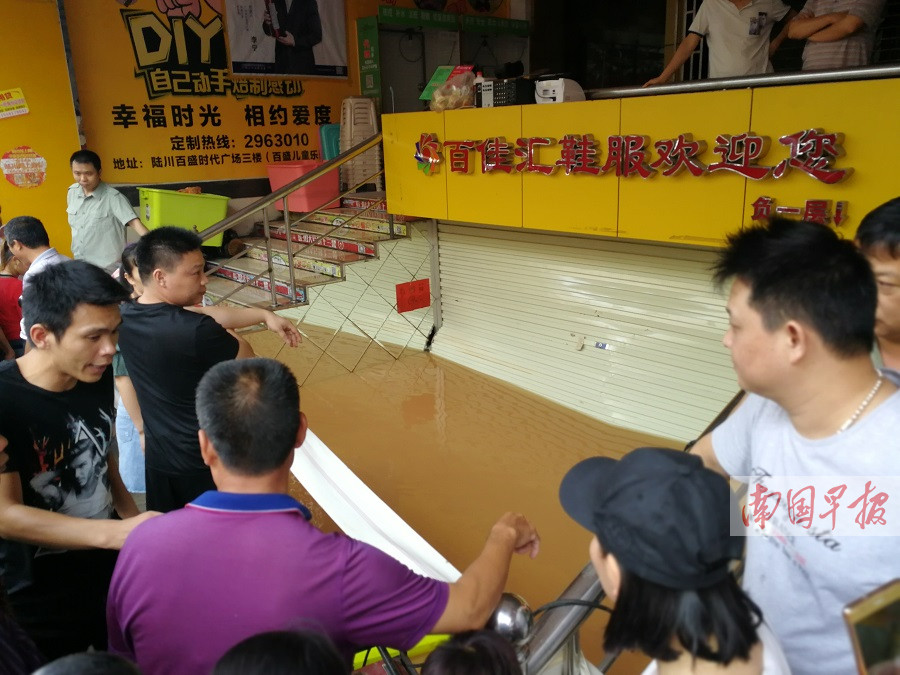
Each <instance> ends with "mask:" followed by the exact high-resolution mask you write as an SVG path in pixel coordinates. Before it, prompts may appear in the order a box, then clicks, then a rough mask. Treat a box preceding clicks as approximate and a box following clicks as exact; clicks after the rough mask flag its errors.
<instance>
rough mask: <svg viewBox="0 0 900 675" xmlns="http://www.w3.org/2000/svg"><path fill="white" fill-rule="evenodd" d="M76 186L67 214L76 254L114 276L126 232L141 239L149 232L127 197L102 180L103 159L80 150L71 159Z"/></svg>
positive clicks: (68, 195)
mask: <svg viewBox="0 0 900 675" xmlns="http://www.w3.org/2000/svg"><path fill="white" fill-rule="evenodd" d="M69 164H70V165H71V166H72V176H73V177H74V178H75V183H73V184H72V185H71V186H69V191H68V193H67V194H66V213H68V214H69V226H70V227H71V228H72V254H73V255H74V256H75V259H76V260H85V261H87V262H89V263H93V264H94V265H97V266H98V267H102V268H103V269H105V270H106V271H107V272H110V273H112V272H114V271H115V270H116V268H117V267H118V265H119V257H120V256H121V255H122V249H124V248H125V228H126V227H132V228H133V229H134V231H135V232H137V233H138V234H139V235H145V234H147V228H146V227H144V224H143V223H142V222H141V219H140V218H138V217H137V216H136V215H135V213H134V208H132V206H131V204H129V203H128V200H127V199H125V196H124V195H123V194H122V193H121V192H119V191H118V190H116V189H115V188H112V187H110V186H109V185H107V184H106V183H104V182H103V181H102V180H100V156H99V155H98V154H97V153H96V152H93V151H91V150H78V151H77V152H75V153H73V154H72V157H71V158H70V159H69Z"/></svg>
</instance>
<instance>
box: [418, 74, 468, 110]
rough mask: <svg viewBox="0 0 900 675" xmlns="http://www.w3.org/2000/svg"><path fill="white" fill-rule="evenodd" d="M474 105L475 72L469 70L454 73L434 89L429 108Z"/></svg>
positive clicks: (453, 108) (438, 108)
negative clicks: (457, 73)
mask: <svg viewBox="0 0 900 675" xmlns="http://www.w3.org/2000/svg"><path fill="white" fill-rule="evenodd" d="M474 105H475V74H474V73H472V72H471V71H470V72H466V73H460V74H459V75H454V76H453V77H451V78H450V79H449V80H447V81H446V82H444V84H442V85H441V86H440V87H438V88H437V89H435V90H434V93H433V94H432V95H431V102H430V103H429V108H430V109H431V110H434V111H436V112H440V111H441V110H455V109H456V108H471V107H473V106H474Z"/></svg>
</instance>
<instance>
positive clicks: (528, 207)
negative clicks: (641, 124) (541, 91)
mask: <svg viewBox="0 0 900 675" xmlns="http://www.w3.org/2000/svg"><path fill="white" fill-rule="evenodd" d="M620 114H621V104H620V101H618V100H615V101H584V102H581V103H570V104H568V105H565V106H562V107H560V106H555V105H527V106H522V135H523V136H524V137H532V136H543V137H550V138H555V139H556V140H559V139H561V138H562V137H563V136H564V135H566V134H573V133H574V134H582V135H584V134H592V135H593V136H594V140H595V141H600V142H601V143H603V142H605V140H606V135H607V134H608V133H609V130H610V129H615V128H617V127H618V125H619V115H620ZM540 155H541V156H540V157H539V158H538V161H539V162H541V163H543V164H551V163H552V162H554V161H555V160H556V159H557V158H558V156H559V150H558V149H556V148H550V147H546V148H544V149H543V150H542V152H541V153H540ZM600 159H602V156H599V155H598V160H600ZM522 187H523V194H522V203H523V207H524V213H523V220H522V224H523V225H524V226H525V227H527V228H536V229H539V230H555V231H559V232H582V233H584V234H602V235H607V236H612V237H614V236H616V228H617V223H616V220H617V216H618V211H619V185H618V182H617V181H616V180H615V177H612V178H606V177H598V176H592V175H590V174H585V173H572V174H569V175H566V173H565V171H563V170H558V171H557V172H556V173H555V174H554V175H552V176H543V175H539V174H534V173H526V174H524V175H523V177H522ZM585 195H590V196H589V197H588V198H587V203H586V204H585ZM574 204H584V205H585V206H586V207H587V208H582V209H578V210H577V211H576V210H573V209H572V205H574Z"/></svg>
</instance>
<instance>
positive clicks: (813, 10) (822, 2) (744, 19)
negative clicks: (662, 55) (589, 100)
mask: <svg viewBox="0 0 900 675" xmlns="http://www.w3.org/2000/svg"><path fill="white" fill-rule="evenodd" d="M884 6H885V0H807V1H806V3H805V4H804V5H803V7H802V9H801V10H800V11H799V12H797V11H795V10H794V9H792V8H791V6H790V5H789V4H787V3H786V2H783V1H782V0H704V2H703V4H701V5H700V8H699V9H698V10H697V12H696V14H695V15H694V18H693V21H692V22H691V25H690V26H689V27H688V31H687V35H686V36H685V37H684V39H683V40H682V41H681V43H680V44H679V45H678V48H677V49H676V50H675V53H674V54H673V55H672V57H671V59H669V62H668V63H667V64H666V65H665V67H664V68H663V70H662V72H661V73H660V74H659V75H658V76H657V77H654V78H652V79H650V80H648V81H647V82H646V83H645V84H644V86H645V87H648V86H653V85H659V84H665V83H667V82H668V81H669V80H671V79H672V77H673V76H674V75H675V73H677V72H678V70H679V69H680V68H681V66H682V65H684V63H685V62H686V61H687V60H688V59H689V58H690V57H691V55H692V54H693V53H694V51H695V50H696V49H697V47H699V46H700V43H701V42H702V41H704V40H705V41H706V49H707V52H708V55H709V77H711V78H720V77H744V76H748V75H763V74H766V73H771V72H772V71H773V68H772V63H771V61H770V58H771V57H772V55H773V54H774V53H775V52H776V51H777V50H778V48H779V47H780V46H781V44H782V43H783V42H784V40H785V39H786V38H790V39H793V40H805V41H806V44H805V46H804V48H803V70H804V71H814V70H836V69H842V68H851V67H855V66H866V65H868V64H869V62H870V60H871V58H872V51H873V49H874V46H875V31H876V30H877V28H878V24H879V23H880V21H881V17H882V14H883V12H884ZM776 24H778V25H776ZM776 30H777V33H776V32H775V31H776Z"/></svg>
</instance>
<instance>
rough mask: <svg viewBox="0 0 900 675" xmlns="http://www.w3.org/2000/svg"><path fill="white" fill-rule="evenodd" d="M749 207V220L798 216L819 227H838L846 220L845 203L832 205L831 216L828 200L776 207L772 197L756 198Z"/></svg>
mask: <svg viewBox="0 0 900 675" xmlns="http://www.w3.org/2000/svg"><path fill="white" fill-rule="evenodd" d="M750 206H751V207H752V208H753V213H752V215H751V216H750V219H751V220H765V219H767V218H771V217H772V214H773V213H774V214H777V215H780V216H781V215H793V216H800V217H801V218H803V220H805V221H807V222H811V223H819V224H820V225H830V224H831V223H834V224H835V225H837V226H840V225H841V223H843V222H844V220H845V219H846V212H847V202H844V201H840V202H837V203H836V204H834V213H833V214H832V202H831V200H829V199H807V200H806V201H805V202H804V204H803V206H776V204H775V200H774V199H773V198H772V197H766V196H762V197H757V199H756V201H754V202H753V203H752V204H750Z"/></svg>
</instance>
